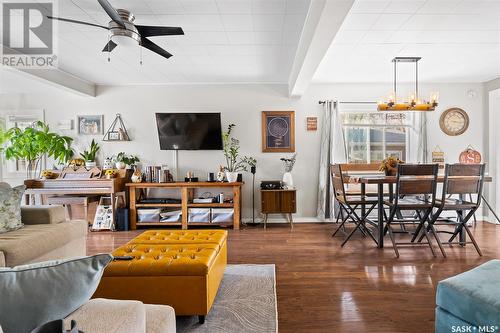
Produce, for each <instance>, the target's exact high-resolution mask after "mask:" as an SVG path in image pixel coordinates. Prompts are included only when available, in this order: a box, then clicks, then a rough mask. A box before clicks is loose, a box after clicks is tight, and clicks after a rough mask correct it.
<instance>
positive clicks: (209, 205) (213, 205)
mask: <svg viewBox="0 0 500 333" xmlns="http://www.w3.org/2000/svg"><path fill="white" fill-rule="evenodd" d="M188 207H193V208H194V207H201V208H218V207H220V208H227V207H229V208H232V207H234V204H233V203H232V202H225V203H190V204H188Z"/></svg>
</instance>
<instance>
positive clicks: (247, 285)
mask: <svg viewBox="0 0 500 333" xmlns="http://www.w3.org/2000/svg"><path fill="white" fill-rule="evenodd" d="M276 304H277V302H276V277H275V270H274V265H227V267H226V271H225V272H224V278H223V279H222V282H221V285H220V287H219V291H218V292H217V296H216V298H215V301H214V304H213V305H212V309H211V310H210V313H209V314H208V315H207V317H206V319H205V323H204V324H203V325H200V324H198V317H196V316H191V317H177V332H179V333H187V332H196V333H202V332H203V333H205V332H206V333H226V332H227V333H235V332H238V333H245V332H259V333H275V332H277V331H278V314H277V307H276Z"/></svg>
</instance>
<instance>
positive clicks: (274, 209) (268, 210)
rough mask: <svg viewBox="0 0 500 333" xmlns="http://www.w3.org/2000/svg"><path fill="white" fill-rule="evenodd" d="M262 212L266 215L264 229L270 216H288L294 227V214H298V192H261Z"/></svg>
mask: <svg viewBox="0 0 500 333" xmlns="http://www.w3.org/2000/svg"><path fill="white" fill-rule="evenodd" d="M260 197H261V210H262V213H263V214H265V218H264V228H266V227H267V217H268V215H269V214H286V215H287V217H288V220H289V222H290V226H291V227H293V219H292V213H296V212H297V201H296V199H297V191H296V190H261V191H260Z"/></svg>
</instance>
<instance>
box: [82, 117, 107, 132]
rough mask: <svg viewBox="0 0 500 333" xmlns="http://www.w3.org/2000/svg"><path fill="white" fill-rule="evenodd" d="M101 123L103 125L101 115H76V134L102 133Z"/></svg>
mask: <svg viewBox="0 0 500 333" xmlns="http://www.w3.org/2000/svg"><path fill="white" fill-rule="evenodd" d="M103 125H104V116H103V115H90V116H78V118H77V126H78V134H83V135H98V134H104V127H103Z"/></svg>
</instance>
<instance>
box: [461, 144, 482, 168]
mask: <svg viewBox="0 0 500 333" xmlns="http://www.w3.org/2000/svg"><path fill="white" fill-rule="evenodd" d="M458 161H459V162H460V163H465V164H477V163H481V153H480V152H478V151H477V150H475V149H474V148H472V146H470V145H469V146H468V147H467V148H465V150H464V151H462V152H461V153H460V156H459V157H458Z"/></svg>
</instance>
